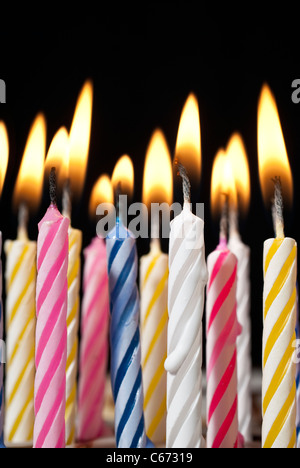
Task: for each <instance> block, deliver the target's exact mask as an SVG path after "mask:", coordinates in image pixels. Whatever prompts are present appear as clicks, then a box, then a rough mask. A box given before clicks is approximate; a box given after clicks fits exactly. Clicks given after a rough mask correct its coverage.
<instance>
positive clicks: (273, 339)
mask: <svg viewBox="0 0 300 468" xmlns="http://www.w3.org/2000/svg"><path fill="white" fill-rule="evenodd" d="M283 242H284V239H275V240H274V242H273V244H272V245H271V247H270V249H269V251H268V253H267V255H266V259H265V268H264V270H265V276H266V275H267V273H268V270H269V268H270V265H271V261H272V259H273V257H274V255H276V254H277V253H278V250H279V249H280V247H281V245H282V244H283ZM296 255H297V247H296V245H295V246H294V247H293V248H292V250H291V252H290V253H289V255H288V257H287V258H286V260H285V262H284V264H283V266H282V268H281V270H280V272H279V274H278V276H277V278H276V279H275V281H274V284H273V285H272V288H271V290H270V291H269V293H268V295H267V297H266V299H265V304H264V320H267V317H268V313H269V312H270V309H271V306H272V304H273V302H274V301H275V300H276V298H277V297H278V295H279V294H280V292H281V290H282V288H283V287H284V285H285V284H286V282H287V281H288V278H289V275H290V273H291V270H292V267H293V265H294V264H295V261H296ZM296 300H297V291H296V287H294V288H293V291H292V293H291V296H290V297H289V299H288V301H287V303H286V305H285V306H284V308H283V309H282V311H281V312H280V315H279V317H278V319H277V321H276V323H275V324H274V326H273V328H272V330H271V332H270V334H269V336H268V337H267V340H266V343H265V347H264V350H263V367H264V369H265V368H266V366H267V362H268V358H269V356H270V354H271V352H272V350H273V349H274V348H275V347H276V343H277V342H278V340H279V339H280V336H281V335H282V333H283V332H284V330H285V328H286V326H287V325H288V322H289V319H290V318H291V314H292V313H293V310H294V309H295V304H296ZM295 339H296V333H295V332H294V333H292V336H291V337H290V342H289V345H288V346H287V348H286V350H284V353H283V355H282V357H281V359H280V361H279V363H278V365H277V368H276V370H275V372H274V374H273V375H272V378H271V381H270V384H269V385H268V388H267V389H266V392H265V394H264V396H263V404H262V406H263V416H265V414H266V412H267V409H268V407H269V405H270V403H271V401H272V399H273V398H274V397H275V395H276V393H277V392H278V389H279V387H280V385H281V383H282V382H283V380H284V378H285V376H286V375H287V374H288V373H289V372H290V369H291V366H292V365H293V363H292V360H293V355H294V347H293V343H294V340H295ZM295 399H296V385H295V382H294V383H293V385H292V387H291V390H290V392H289V395H287V397H286V399H285V401H284V402H283V404H282V407H281V408H279V411H278V414H277V415H276V418H275V420H274V421H273V423H272V426H271V428H270V430H269V431H268V433H267V434H266V438H265V441H264V443H263V447H264V448H271V447H272V446H273V444H274V443H275V441H276V439H277V437H278V436H279V434H280V432H281V431H282V429H283V427H284V424H285V422H286V421H287V418H288V417H289V415H290V414H291V411H292V410H293V407H294V405H295ZM291 433H292V437H291V440H290V442H289V444H288V446H289V447H294V446H295V441H296V426H295V430H294V431H293V430H292V432H291Z"/></svg>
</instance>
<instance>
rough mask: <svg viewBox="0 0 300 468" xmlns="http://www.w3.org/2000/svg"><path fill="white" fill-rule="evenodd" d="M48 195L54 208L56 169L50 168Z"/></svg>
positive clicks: (55, 200)
mask: <svg viewBox="0 0 300 468" xmlns="http://www.w3.org/2000/svg"><path fill="white" fill-rule="evenodd" d="M49 193H50V201H51V204H52V205H55V206H56V204H57V203H56V202H57V198H56V169H55V167H52V169H51V171H50V175H49Z"/></svg>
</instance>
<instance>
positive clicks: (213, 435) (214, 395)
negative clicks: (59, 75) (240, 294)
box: [206, 151, 240, 448]
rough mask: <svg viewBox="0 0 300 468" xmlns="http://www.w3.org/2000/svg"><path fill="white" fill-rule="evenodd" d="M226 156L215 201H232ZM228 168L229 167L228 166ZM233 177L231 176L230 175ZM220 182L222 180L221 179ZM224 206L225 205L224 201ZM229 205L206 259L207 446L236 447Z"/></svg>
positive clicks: (214, 182)
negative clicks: (228, 224) (228, 232)
mask: <svg viewBox="0 0 300 468" xmlns="http://www.w3.org/2000/svg"><path fill="white" fill-rule="evenodd" d="M224 157H226V156H225V153H224V152H222V151H220V152H219V153H218V155H217V157H216V160H215V163H214V168H213V174H212V200H213V199H214V192H215V190H217V191H218V194H219V196H218V197H217V199H218V200H219V198H222V192H224V193H225V194H226V197H227V198H230V197H231V198H232V192H230V191H229V190H230V187H234V183H231V182H229V180H228V177H229V175H230V172H229V173H227V174H226V172H224V166H223V165H222V170H221V171H220V172H221V174H222V179H223V180H224V179H225V181H226V182H227V183H229V185H228V186H227V187H225V186H223V187H222V191H221V192H220V191H219V190H218V188H219V177H218V176H219V175H220V173H219V161H220V160H221V161H222V160H223V158H224ZM228 167H229V166H228ZM231 176H232V174H231ZM222 179H221V180H222ZM223 203H224V202H223ZM226 205H227V204H226V203H224V206H223V215H222V217H221V231H220V243H219V245H218V247H217V249H216V250H215V251H214V252H213V253H211V254H210V255H209V257H208V259H207V266H208V276H209V279H208V286H207V298H206V299H207V301H206V334H207V342H206V378H207V396H206V398H207V447H208V448H237V447H238V446H239V435H238V406H237V405H238V399H237V350H236V339H237V336H238V334H239V331H240V330H239V326H238V322H237V315H236V309H237V304H236V283H237V258H236V256H235V255H234V254H233V253H232V252H231V251H230V250H229V249H228V247H227V213H226Z"/></svg>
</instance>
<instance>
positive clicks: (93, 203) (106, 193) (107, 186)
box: [89, 174, 114, 219]
mask: <svg viewBox="0 0 300 468" xmlns="http://www.w3.org/2000/svg"><path fill="white" fill-rule="evenodd" d="M100 203H112V204H113V203H114V192H113V187H112V183H111V180H110V177H109V176H108V175H106V174H104V175H102V176H101V177H99V179H98V180H97V182H96V183H95V185H94V187H93V190H92V193H91V197H90V204H89V214H90V217H91V218H92V219H94V218H95V217H96V209H97V206H98V205H99V204H100Z"/></svg>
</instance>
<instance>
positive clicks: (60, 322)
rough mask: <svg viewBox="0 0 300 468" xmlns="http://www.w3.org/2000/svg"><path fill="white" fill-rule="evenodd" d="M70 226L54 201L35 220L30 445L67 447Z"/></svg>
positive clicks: (36, 446)
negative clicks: (35, 305)
mask: <svg viewBox="0 0 300 468" xmlns="http://www.w3.org/2000/svg"><path fill="white" fill-rule="evenodd" d="M68 229H69V220H68V219H67V218H64V217H63V216H61V214H60V213H59V211H58V210H57V208H56V207H55V206H53V205H51V206H50V207H49V209H48V211H47V213H46V215H45V217H44V218H43V219H42V221H41V222H40V223H39V235H38V243H37V265H38V272H37V285H36V304H37V310H36V314H37V324H36V376H35V389H34V406H35V423H34V441H33V446H34V448H63V447H64V446H65V405H66V397H65V393H66V372H65V371H66V362H67V323H66V319H67V293H68V282H67V271H68Z"/></svg>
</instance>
